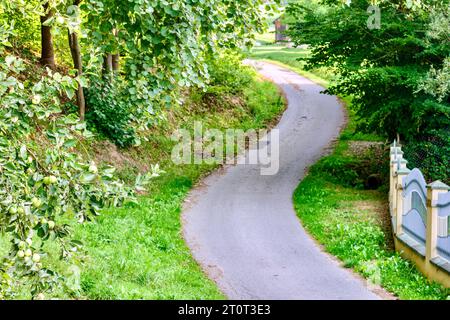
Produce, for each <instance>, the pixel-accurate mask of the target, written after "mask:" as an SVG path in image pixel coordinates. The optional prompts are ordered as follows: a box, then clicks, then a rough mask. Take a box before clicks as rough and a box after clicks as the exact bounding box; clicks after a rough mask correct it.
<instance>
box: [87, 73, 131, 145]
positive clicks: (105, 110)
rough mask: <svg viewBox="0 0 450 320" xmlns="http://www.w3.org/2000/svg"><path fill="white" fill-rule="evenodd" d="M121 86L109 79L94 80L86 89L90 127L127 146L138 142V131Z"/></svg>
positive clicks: (117, 143) (118, 143) (116, 142)
mask: <svg viewBox="0 0 450 320" xmlns="http://www.w3.org/2000/svg"><path fill="white" fill-rule="evenodd" d="M122 97H123V95H122V93H121V90H120V88H119V86H117V85H115V84H114V83H112V84H111V83H109V82H108V81H101V80H94V81H91V86H90V87H89V89H86V104H87V113H86V120H87V123H88V125H89V128H95V129H96V130H97V131H98V132H99V133H101V134H102V135H104V136H105V137H107V138H108V139H110V140H111V141H112V142H114V143H115V144H116V145H117V146H119V147H122V148H126V147H129V146H131V145H133V144H135V143H136V139H137V138H136V131H135V129H134V127H133V126H132V125H131V110H130V109H131V108H130V103H129V101H127V100H126V99H124V98H122Z"/></svg>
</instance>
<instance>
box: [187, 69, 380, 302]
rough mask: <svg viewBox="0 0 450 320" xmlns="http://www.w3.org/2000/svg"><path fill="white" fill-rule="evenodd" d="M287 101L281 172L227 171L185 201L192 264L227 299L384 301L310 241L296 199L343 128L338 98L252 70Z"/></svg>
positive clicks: (302, 81) (288, 74)
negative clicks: (297, 190)
mask: <svg viewBox="0 0 450 320" xmlns="http://www.w3.org/2000/svg"><path fill="white" fill-rule="evenodd" d="M251 63H252V64H254V65H255V66H256V67H257V69H258V71H259V72H260V74H261V75H263V76H264V77H266V78H269V79H271V80H272V81H273V82H274V83H275V84H277V85H278V86H279V87H280V88H281V89H282V91H283V92H284V93H285V95H286V97H287V99H288V109H287V110H286V112H285V113H284V115H283V117H282V119H281V121H280V123H279V124H278V126H277V127H276V128H277V129H279V130H280V131H279V132H280V169H279V172H278V174H276V175H273V176H262V175H261V174H260V166H258V165H237V166H229V167H226V168H225V169H223V170H221V172H217V173H215V174H213V175H211V176H209V177H208V178H206V179H205V180H204V181H203V186H200V187H198V188H196V189H195V190H194V191H193V192H192V194H191V196H190V197H189V199H188V202H187V204H186V208H185V210H184V212H183V232H184V237H185V239H186V242H187V243H188V245H189V247H190V248H191V251H192V252H193V255H194V257H195V259H196V260H197V261H198V262H199V263H200V265H201V266H202V268H203V269H204V270H205V272H206V273H207V274H208V275H209V277H210V278H212V279H213V280H214V281H216V283H217V284H218V285H219V287H220V288H221V290H222V291H223V292H224V293H225V294H226V295H227V297H228V298H230V299H308V300H309V299H379V297H378V296H377V295H376V294H374V293H373V292H372V291H370V290H369V289H368V288H367V287H366V284H365V282H364V281H363V280H361V279H360V278H357V277H356V276H354V275H353V274H352V273H351V272H350V271H348V270H345V269H343V268H341V267H340V265H339V264H338V262H336V261H335V260H334V259H332V258H331V257H329V256H328V255H327V254H325V253H323V252H322V251H321V249H320V248H319V246H318V245H317V244H316V243H315V242H314V241H313V240H312V239H311V238H310V237H309V235H307V234H306V232H305V230H304V229H303V227H302V226H301V224H300V222H299V220H298V219H297V217H296V214H295V211H294V208H293V204H292V194H293V191H294V190H295V188H296V187H297V185H298V183H299V181H300V180H301V179H302V178H303V176H304V174H305V169H307V168H308V166H310V165H311V164H313V163H314V162H315V161H317V160H318V159H319V158H320V157H321V156H323V155H324V153H325V151H326V149H327V147H328V146H329V145H330V143H331V142H332V140H333V139H335V138H336V137H337V136H338V134H339V131H340V128H341V127H342V125H343V124H344V123H345V115H344V111H343V108H342V106H341V104H340V102H339V101H338V99H337V98H336V97H333V96H328V95H324V94H321V93H320V91H322V90H323V88H322V87H320V86H318V85H316V84H315V83H313V82H311V81H310V80H308V79H306V78H303V77H301V76H299V75H298V74H296V73H294V72H292V71H289V70H286V69H284V68H281V67H279V66H276V65H273V64H269V63H265V62H251Z"/></svg>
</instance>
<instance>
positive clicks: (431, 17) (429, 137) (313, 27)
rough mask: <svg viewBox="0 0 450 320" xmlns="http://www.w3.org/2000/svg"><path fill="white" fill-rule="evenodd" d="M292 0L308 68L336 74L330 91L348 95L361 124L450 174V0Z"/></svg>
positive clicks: (430, 170)
mask: <svg viewBox="0 0 450 320" xmlns="http://www.w3.org/2000/svg"><path fill="white" fill-rule="evenodd" d="M372 4H373V3H372V1H366V0H353V1H347V2H345V3H344V2H343V1H338V0H335V1H333V0H326V1H325V0H324V1H308V2H307V3H305V1H292V2H291V4H290V6H289V8H288V12H289V15H291V16H294V17H297V20H296V21H297V22H296V23H294V24H293V25H291V26H290V36H291V37H292V39H293V40H294V41H295V42H296V43H297V44H309V45H310V46H311V50H312V55H311V57H310V58H308V59H307V65H308V67H309V68H315V67H323V66H325V67H329V68H333V70H335V71H336V73H337V74H338V76H339V78H338V81H337V83H335V84H334V85H332V86H331V87H330V88H329V90H328V92H329V93H331V94H339V95H351V96H353V97H354V100H353V104H354V106H356V108H357V112H358V116H359V119H360V127H361V128H362V129H364V130H366V131H375V132H377V133H380V134H382V135H384V136H386V137H387V138H389V139H390V140H393V139H394V138H397V137H400V140H401V141H403V142H404V144H405V145H406V149H405V150H406V151H407V157H408V159H410V160H412V161H413V162H414V163H413V164H412V165H413V166H418V167H420V168H422V169H424V170H425V171H426V173H427V175H428V177H429V178H431V179H444V180H447V181H448V179H449V177H450V167H449V166H448V163H449V162H450V158H449V157H450V90H449V83H450V81H449V79H450V69H449V61H450V36H449V30H450V22H449V21H450V18H449V17H450V5H449V1H447V0H442V1H377V2H376V4H377V5H378V6H379V8H380V13H381V16H380V22H381V24H380V28H369V27H368V21H370V18H371V16H370V15H371V14H373V12H372V11H369V13H368V8H369V6H370V5H372Z"/></svg>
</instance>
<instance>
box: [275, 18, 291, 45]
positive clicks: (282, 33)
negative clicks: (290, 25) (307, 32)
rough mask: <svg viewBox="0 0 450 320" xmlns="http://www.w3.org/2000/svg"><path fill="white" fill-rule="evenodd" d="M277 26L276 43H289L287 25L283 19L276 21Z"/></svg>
mask: <svg viewBox="0 0 450 320" xmlns="http://www.w3.org/2000/svg"><path fill="white" fill-rule="evenodd" d="M274 24H275V42H287V41H289V39H288V37H287V36H286V30H287V25H285V24H284V23H283V21H282V19H281V18H278V19H276V20H275V21H274Z"/></svg>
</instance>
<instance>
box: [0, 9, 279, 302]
mask: <svg viewBox="0 0 450 320" xmlns="http://www.w3.org/2000/svg"><path fill="white" fill-rule="evenodd" d="M265 3H266V1H262V0H258V1H250V0H248V1H239V2H237V1H231V0H201V1H200V0H189V1H186V0H172V1H165V0H130V1H117V0H17V1H8V0H0V132H1V133H0V229H1V231H2V234H3V236H4V237H6V238H7V239H8V240H10V242H11V247H10V250H9V253H8V255H7V256H6V257H4V259H3V260H2V261H1V264H0V299H1V298H13V297H14V296H15V295H16V294H17V292H18V291H19V289H20V290H21V291H23V290H25V291H28V292H30V294H31V296H32V297H34V298H42V297H45V294H46V293H47V292H51V291H52V290H54V289H55V288H56V287H57V286H58V285H67V283H68V282H67V281H64V275H63V274H61V273H58V272H57V270H51V269H50V267H49V266H50V265H52V264H51V263H49V261H50V260H52V259H54V258H55V257H54V256H55V254H54V252H55V247H56V248H58V250H59V251H60V253H61V255H60V258H61V259H63V260H64V261H66V263H67V264H68V265H70V264H71V263H73V262H74V261H75V260H76V259H78V256H77V253H78V252H80V248H81V243H79V242H77V241H74V240H73V239H72V237H71V228H70V225H71V222H73V221H78V222H80V223H81V222H84V221H86V220H90V219H92V218H93V217H94V216H96V215H98V214H99V212H100V210H101V209H102V208H105V207H110V206H120V205H121V204H123V203H124V202H125V201H128V200H133V199H134V194H135V191H144V190H145V186H146V185H147V184H148V183H149V181H150V179H151V178H152V177H154V176H156V175H158V174H159V172H160V171H159V169H158V166H152V170H151V171H150V172H149V173H147V174H145V175H138V176H137V178H136V182H135V184H134V185H133V186H128V185H126V184H124V183H123V182H122V181H120V180H119V179H117V178H116V177H115V176H114V168H112V167H104V168H98V167H97V165H96V164H95V163H94V162H91V161H90V160H89V159H88V160H86V159H84V158H83V157H81V156H80V152H79V151H77V150H79V148H80V147H79V146H80V143H79V142H83V143H82V144H81V145H83V144H86V143H88V141H89V140H90V139H92V138H93V137H94V135H95V134H96V133H100V134H101V135H103V136H104V137H106V138H109V139H111V140H112V141H113V142H115V143H116V144H117V145H118V146H120V147H128V146H131V145H136V144H139V142H140V140H141V139H145V138H146V133H147V132H146V130H147V129H148V128H149V127H150V126H151V125H152V124H153V123H154V118H155V115H158V113H160V112H162V111H163V110H164V108H166V107H169V106H171V105H172V104H174V103H181V100H180V99H179V98H180V96H181V95H180V94H179V93H180V92H183V91H184V90H186V89H187V88H190V87H193V86H194V87H197V88H204V87H205V85H206V84H207V83H208V81H209V70H208V61H214V59H211V57H213V56H214V55H216V53H217V52H218V50H219V49H221V48H231V49H233V48H240V47H242V46H244V45H248V44H249V43H250V42H249V41H250V40H251V36H250V35H251V34H253V32H254V31H260V30H261V28H262V27H263V11H264V10H262V7H263V6H265V7H266V9H267V10H271V9H272V4H266V5H265ZM75 105H76V106H77V108H76V111H74V106H75ZM85 116H86V118H85ZM84 119H86V120H87V123H86V122H84V121H83V120H84ZM93 133H94V134H93Z"/></svg>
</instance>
